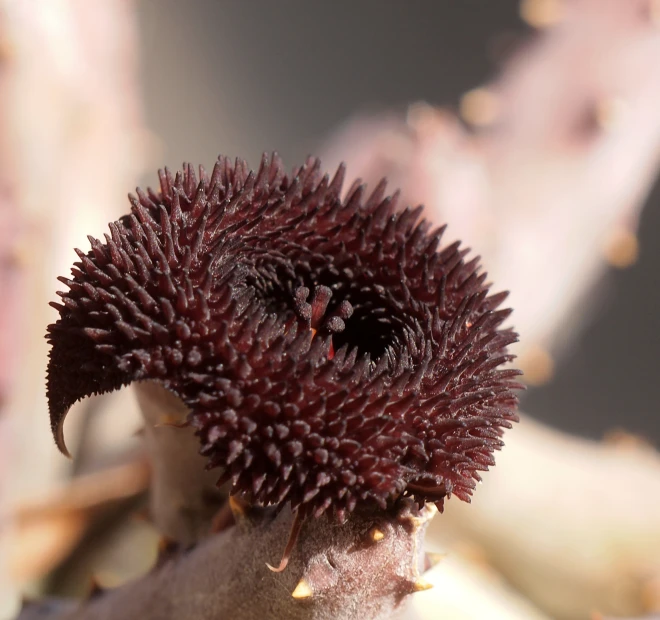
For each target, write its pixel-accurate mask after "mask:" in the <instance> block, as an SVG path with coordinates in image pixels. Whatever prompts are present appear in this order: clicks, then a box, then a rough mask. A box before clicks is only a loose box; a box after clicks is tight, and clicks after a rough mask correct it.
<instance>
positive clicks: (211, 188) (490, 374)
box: [48, 156, 520, 521]
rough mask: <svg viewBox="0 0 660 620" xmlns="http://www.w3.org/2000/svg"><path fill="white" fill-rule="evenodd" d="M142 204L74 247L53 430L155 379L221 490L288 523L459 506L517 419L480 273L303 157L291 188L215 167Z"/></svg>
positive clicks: (423, 227) (275, 175)
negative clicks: (182, 412)
mask: <svg viewBox="0 0 660 620" xmlns="http://www.w3.org/2000/svg"><path fill="white" fill-rule="evenodd" d="M159 174H160V190H159V191H152V190H151V189H149V190H148V191H147V192H143V191H141V190H138V191H137V197H135V196H131V198H130V200H131V204H132V209H131V213H130V214H129V215H126V216H125V217H123V218H121V219H120V220H119V221H117V222H114V223H112V224H110V234H109V235H106V236H105V240H104V241H99V240H96V239H93V238H91V237H90V243H91V250H90V251H89V252H87V253H83V252H81V251H78V256H79V257H80V261H79V262H78V263H76V264H75V266H74V268H73V270H72V272H73V277H72V279H66V278H62V279H61V281H62V282H64V284H66V285H67V287H68V290H67V292H64V293H60V296H61V298H62V299H61V303H60V304H54V305H55V307H56V308H57V309H58V310H59V312H60V318H59V320H58V321H57V323H55V324H54V325H51V326H50V327H49V328H48V338H49V340H50V343H51V345H52V348H51V352H50V361H49V368H48V398H49V401H50V411H51V423H52V428H53V431H54V433H55V436H56V438H57V441H58V445H59V446H60V447H63V439H62V433H61V426H62V421H63V419H64V416H65V415H66V412H67V410H68V409H69V407H70V406H71V405H72V404H73V403H74V402H75V401H76V400H78V399H80V398H82V397H84V396H87V395H90V394H93V393H99V392H105V391H108V390H113V389H117V388H119V387H120V386H122V385H125V384H128V383H130V382H132V381H139V380H145V379H150V380H155V381H158V382H160V383H161V384H162V385H163V386H164V387H166V388H167V389H169V390H171V391H172V392H174V393H175V394H176V395H177V396H179V397H180V398H181V399H182V400H183V401H184V402H185V404H186V405H187V406H188V407H189V408H190V410H191V413H190V418H189V421H190V423H191V424H192V425H193V426H194V428H195V429H196V432H197V435H198V436H199V439H200V442H201V452H202V454H203V455H205V456H206V457H208V467H209V468H215V467H217V468H221V469H222V470H223V473H222V475H221V477H220V482H224V481H228V480H231V482H232V485H233V492H234V493H241V494H243V496H245V498H246V499H247V500H248V501H250V502H252V503H255V504H260V505H269V504H271V505H283V504H284V503H286V502H289V503H290V504H291V505H292V507H293V508H294V509H298V510H299V511H300V512H301V514H304V515H315V516H319V515H321V514H323V513H324V512H326V511H330V512H331V513H332V514H334V516H335V517H336V518H337V519H339V520H340V521H343V520H345V518H346V517H347V515H348V513H350V512H351V511H353V510H354V509H355V507H356V506H358V505H362V504H371V505H376V506H381V507H383V508H384V507H387V506H388V505H391V504H393V503H394V502H395V501H396V500H397V498H399V497H401V496H405V495H409V496H412V497H414V498H415V500H417V501H418V502H420V503H422V502H424V501H432V502H436V503H437V504H438V506H439V507H442V501H443V498H444V497H445V496H449V495H451V494H452V493H454V494H455V495H457V496H458V497H459V498H461V499H463V500H468V499H469V496H470V495H471V493H472V490H473V488H474V487H475V481H476V480H478V479H479V474H478V472H479V471H480V470H485V469H487V468H488V467H489V466H490V465H493V463H494V461H493V451H494V450H497V449H499V448H500V446H501V445H502V442H501V440H500V436H501V433H502V430H503V429H505V428H508V427H510V425H511V422H512V421H515V420H516V414H515V408H516V397H515V393H514V392H515V390H516V389H518V388H519V387H520V386H519V385H518V384H517V383H516V382H515V376H516V375H518V374H519V372H518V371H516V370H513V369H510V368H502V365H503V364H505V363H507V362H509V361H510V360H511V359H512V356H511V355H509V354H507V350H506V347H507V345H509V344H510V343H512V342H514V341H515V339H516V335H515V333H514V332H513V331H511V330H509V329H501V328H500V326H501V324H502V322H503V321H504V320H505V319H506V317H508V315H509V310H498V307H499V306H500V304H501V303H502V301H503V300H504V298H505V297H506V294H502V293H500V294H497V295H489V292H488V286H487V285H486V284H485V278H486V274H485V273H480V271H479V266H478V258H474V259H472V260H470V261H466V260H465V256H466V254H467V252H468V251H467V250H465V249H461V248H460V247H459V244H458V243H454V244H452V245H448V246H446V247H441V237H442V234H443V230H444V229H443V228H441V229H438V230H435V231H431V230H430V225H429V223H428V222H426V221H425V220H422V219H420V215H421V207H419V208H416V209H405V210H403V211H398V210H395V202H396V196H395V197H392V198H389V197H385V194H384V193H385V184H384V182H382V183H380V184H379V185H378V187H377V188H376V189H375V191H374V192H373V193H372V194H371V195H370V196H366V195H365V189H364V187H363V186H361V185H360V184H359V182H356V183H355V184H353V185H352V186H351V188H350V189H349V191H348V192H347V193H346V197H345V198H344V199H342V198H341V195H342V191H341V188H342V183H343V176H344V170H343V168H340V169H339V170H338V172H337V173H336V174H335V175H334V177H333V178H332V180H331V179H330V178H329V177H328V176H323V175H322V174H321V172H320V164H319V162H318V161H317V160H314V159H310V160H308V161H307V162H306V164H305V165H304V166H302V167H300V168H298V169H296V170H294V172H293V174H291V175H290V176H289V175H287V174H286V173H285V171H284V169H283V166H282V163H281V161H280V159H279V157H277V156H273V157H272V159H271V158H269V157H266V156H264V158H263V160H262V162H261V166H260V168H259V170H258V171H257V172H256V173H255V172H250V171H249V170H248V167H247V165H246V163H245V162H243V161H241V160H237V161H236V163H234V164H231V163H230V161H229V160H228V159H226V158H224V157H220V158H219V160H218V162H217V163H216V165H215V167H214V169H213V172H212V174H211V175H210V176H209V175H208V174H207V173H206V172H205V171H204V170H203V169H202V168H200V171H199V180H198V178H197V176H196V174H195V171H194V170H193V168H192V166H190V165H186V166H184V169H183V171H182V172H179V173H177V174H176V176H175V177H173V176H172V174H170V172H169V171H168V170H165V171H164V172H160V173H159Z"/></svg>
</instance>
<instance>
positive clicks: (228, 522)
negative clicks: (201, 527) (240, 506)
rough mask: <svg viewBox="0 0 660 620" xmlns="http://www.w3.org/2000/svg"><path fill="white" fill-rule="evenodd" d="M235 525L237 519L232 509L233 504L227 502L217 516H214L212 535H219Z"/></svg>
mask: <svg viewBox="0 0 660 620" xmlns="http://www.w3.org/2000/svg"><path fill="white" fill-rule="evenodd" d="M230 500H231V496H230ZM235 523H236V518H235V514H234V510H233V509H232V506H231V502H230V501H227V502H225V503H224V504H222V506H220V508H219V509H218V511H217V512H216V513H215V515H213V519H212V520H211V533H212V534H219V533H220V532H224V531H225V530H226V529H228V528H230V527H231V526H232V525H234V524H235Z"/></svg>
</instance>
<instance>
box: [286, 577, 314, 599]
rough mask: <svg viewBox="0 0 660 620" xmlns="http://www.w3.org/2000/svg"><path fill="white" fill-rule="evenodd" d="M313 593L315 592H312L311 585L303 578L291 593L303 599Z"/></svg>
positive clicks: (296, 597) (294, 596)
mask: <svg viewBox="0 0 660 620" xmlns="http://www.w3.org/2000/svg"><path fill="white" fill-rule="evenodd" d="M312 594H314V593H313V592H312V588H311V586H310V585H309V584H308V583H307V581H305V579H301V580H300V581H299V582H298V585H297V586H296V589H295V590H294V591H293V592H292V593H291V596H292V597H293V598H295V599H302V598H309V597H310V596H312Z"/></svg>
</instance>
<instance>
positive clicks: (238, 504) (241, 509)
mask: <svg viewBox="0 0 660 620" xmlns="http://www.w3.org/2000/svg"><path fill="white" fill-rule="evenodd" d="M228 501H229V508H230V509H231V513H232V514H233V515H234V519H239V518H240V517H244V516H245V515H246V514H247V511H248V504H247V502H245V501H244V500H242V499H240V498H239V497H237V496H236V495H230V496H229V500H228Z"/></svg>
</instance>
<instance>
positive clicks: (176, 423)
mask: <svg viewBox="0 0 660 620" xmlns="http://www.w3.org/2000/svg"><path fill="white" fill-rule="evenodd" d="M164 426H169V427H170V428H187V427H188V426H190V422H188V421H187V420H184V421H183V422H182V421H181V416H178V415H173V414H168V413H166V414H165V415H162V416H161V418H160V420H158V422H156V424H154V428H162V427H164Z"/></svg>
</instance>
